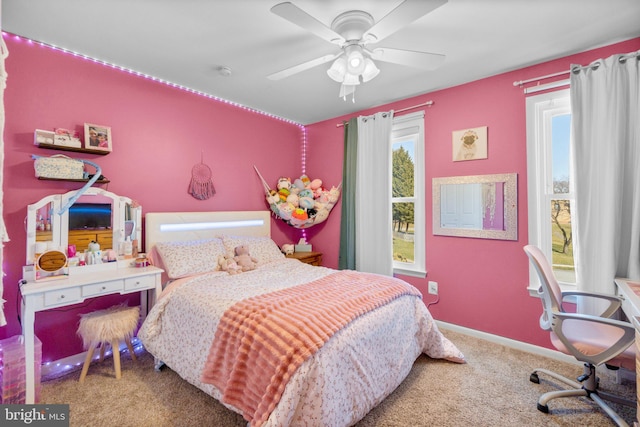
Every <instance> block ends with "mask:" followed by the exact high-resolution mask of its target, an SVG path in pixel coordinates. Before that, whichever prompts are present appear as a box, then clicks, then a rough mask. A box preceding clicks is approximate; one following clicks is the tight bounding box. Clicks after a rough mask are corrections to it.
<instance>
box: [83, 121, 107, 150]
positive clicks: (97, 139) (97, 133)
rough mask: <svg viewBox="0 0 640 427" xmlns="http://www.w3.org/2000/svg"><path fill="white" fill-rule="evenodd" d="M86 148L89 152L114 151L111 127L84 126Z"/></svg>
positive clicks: (88, 124) (87, 124)
mask: <svg viewBox="0 0 640 427" xmlns="http://www.w3.org/2000/svg"><path fill="white" fill-rule="evenodd" d="M84 148H85V149H88V150H100V151H108V152H111V150H112V141H111V128H110V127H109V126H102V125H94V124H91V123H85V124H84Z"/></svg>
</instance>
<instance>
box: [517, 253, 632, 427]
mask: <svg viewBox="0 0 640 427" xmlns="http://www.w3.org/2000/svg"><path fill="white" fill-rule="evenodd" d="M524 251H525V252H526V254H527V256H528V257H529V260H530V261H531V263H532V264H533V266H534V268H535V270H536V272H537V274H538V277H539V279H540V288H539V289H538V294H539V295H540V300H541V301H542V310H543V311H542V316H541V317H540V327H541V328H542V329H544V330H546V331H550V334H551V343H552V344H553V346H554V347H556V348H557V349H558V350H559V351H561V352H563V353H565V354H568V355H571V356H573V357H575V358H576V359H577V360H579V361H581V362H584V372H583V374H582V375H580V376H579V377H578V378H577V382H576V381H572V380H570V379H568V378H565V377H563V376H561V375H559V374H556V373H555V372H551V371H548V370H546V369H541V368H539V369H536V370H534V371H533V373H532V374H531V376H530V378H529V379H530V380H531V381H532V382H534V383H536V384H538V383H540V378H539V375H538V374H545V375H548V376H550V377H552V378H555V379H556V380H558V381H561V382H563V383H565V384H566V385H568V386H570V387H573V388H572V389H569V390H559V391H550V392H548V393H545V394H543V395H542V396H540V399H539V400H538V409H539V410H540V411H542V412H545V413H548V412H549V407H548V406H547V402H549V401H550V400H552V399H556V398H559V397H571V396H582V397H586V398H588V399H591V400H592V401H594V402H595V403H597V404H598V406H600V408H602V409H603V410H604V411H605V412H606V413H607V415H609V417H611V419H612V420H613V421H614V422H615V423H616V424H617V425H619V426H628V424H627V423H626V422H625V421H624V420H623V419H622V418H621V417H620V416H619V415H618V414H617V413H616V412H615V411H614V410H613V409H612V408H611V407H610V406H609V405H607V404H606V403H605V402H604V400H603V399H606V400H609V401H612V402H616V403H620V404H624V405H628V406H632V407H633V406H635V405H636V402H634V401H630V400H627V399H623V398H621V397H619V396H615V395H612V394H610V393H605V392H603V391H601V390H599V389H598V381H599V380H598V377H597V375H596V367H597V366H599V365H602V364H605V365H606V366H607V367H608V368H611V369H617V368H620V367H623V368H626V369H629V370H635V363H636V354H635V346H633V345H631V344H632V343H633V342H634V339H635V329H634V327H633V326H632V325H631V324H630V323H629V322H622V321H619V320H615V319H612V318H611V316H613V315H614V314H616V313H617V312H618V310H619V309H620V307H621V303H622V300H621V299H620V298H618V297H616V296H613V295H603V294H594V293H587V292H578V291H575V292H573V291H572V292H562V291H561V289H560V286H559V285H558V282H557V281H556V279H555V276H554V274H553V269H552V268H551V266H550V265H549V262H548V261H547V259H546V257H545V255H544V254H543V253H542V251H541V250H540V249H539V248H537V247H535V246H532V245H527V246H525V247H524ZM568 295H573V296H581V297H588V298H597V299H600V300H605V301H608V302H609V306H608V307H607V309H606V310H605V311H604V312H603V313H602V314H601V315H599V316H592V315H587V314H577V313H568V312H566V311H564V309H563V306H562V304H563V298H564V297H566V296H568Z"/></svg>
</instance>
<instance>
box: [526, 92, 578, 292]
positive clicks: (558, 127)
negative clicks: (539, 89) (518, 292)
mask: <svg viewBox="0 0 640 427" xmlns="http://www.w3.org/2000/svg"><path fill="white" fill-rule="evenodd" d="M526 113H527V181H528V189H527V190H528V204H529V212H528V214H529V244H532V245H535V246H538V247H539V248H540V249H541V250H542V251H543V252H544V254H545V255H546V257H547V259H548V260H550V262H551V264H552V266H553V271H554V274H555V276H556V279H557V280H558V282H559V284H560V286H561V287H562V288H563V289H565V290H569V289H575V288H576V273H575V265H574V258H573V248H574V246H573V245H574V242H573V230H572V224H574V223H575V221H572V207H573V206H575V203H574V192H573V183H572V182H571V179H570V177H571V161H570V150H571V141H572V140H571V135H570V129H571V99H570V95H569V90H568V89H567V90H560V91H555V92H549V93H544V94H540V95H536V96H530V97H528V98H527V102H526ZM574 212H575V211H574ZM537 288H538V278H537V275H536V273H535V271H534V270H533V267H532V266H530V271H529V290H530V292H531V293H532V294H535V291H536V289H537Z"/></svg>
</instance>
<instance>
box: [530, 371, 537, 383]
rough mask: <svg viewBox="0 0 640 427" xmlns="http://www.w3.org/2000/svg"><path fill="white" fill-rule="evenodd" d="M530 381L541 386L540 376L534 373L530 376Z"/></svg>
mask: <svg viewBox="0 0 640 427" xmlns="http://www.w3.org/2000/svg"><path fill="white" fill-rule="evenodd" d="M529 381H531V382H532V383H536V384H540V377H538V374H537V373H535V372H534V373H533V374H531V375H530V376H529Z"/></svg>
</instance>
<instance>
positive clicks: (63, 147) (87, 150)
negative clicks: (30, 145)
mask: <svg viewBox="0 0 640 427" xmlns="http://www.w3.org/2000/svg"><path fill="white" fill-rule="evenodd" d="M36 145H37V146H38V147H39V148H45V149H47V150H60V151H73V152H74V153H89V154H99V155H101V156H105V155H107V154H109V153H110V151H105V150H93V149H91V148H77V147H67V146H66V145H55V144H45V143H44V142H41V143H39V144H36Z"/></svg>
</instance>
